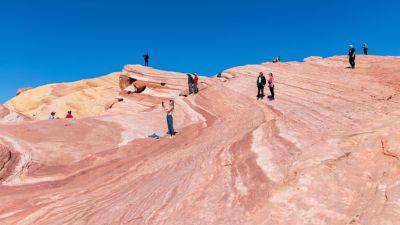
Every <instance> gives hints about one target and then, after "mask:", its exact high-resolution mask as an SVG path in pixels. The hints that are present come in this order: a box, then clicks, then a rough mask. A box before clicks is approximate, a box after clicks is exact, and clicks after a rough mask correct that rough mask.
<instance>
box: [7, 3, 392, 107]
mask: <svg viewBox="0 0 400 225" xmlns="http://www.w3.org/2000/svg"><path fill="white" fill-rule="evenodd" d="M399 12H400V1H395V0H393V1H390V0H389V1H385V0H381V1H376V0H352V1H348V0H335V1H323V0H303V1H300V0H298V1H294V0H292V1H280V0H274V1H269V0H258V1H256V0H246V1H244V0H243V1H234V0H219V1H211V0H202V1H190V0H186V1H184V0H181V1H177V0H154V1H151V0H143V1H136V0H130V1H128V0H127V1H118V0H113V1H111V0H109V1H105V0H81V1H78V0H65V1H58V0H52V1H50V0H49V1H40V0H36V1H19V0H13V1H11V0H10V1H1V3H0V29H1V31H2V32H1V33H0V77H1V83H0V89H1V91H0V102H4V101H5V100H7V99H8V98H10V97H12V96H13V95H14V93H15V91H16V89H17V88H19V87H24V86H38V85H42V84H47V83H54V82H63V81H74V80H78V79H82V78H89V77H96V76H99V75H102V74H107V73H109V72H113V71H119V70H121V69H122V67H123V66H124V65H125V64H134V63H142V55H143V53H144V52H146V51H149V53H150V55H151V57H152V59H151V65H152V66H154V67H157V68H161V69H167V70H174V71H182V72H197V73H200V74H202V75H214V74H215V73H217V72H219V71H221V70H223V69H226V68H229V67H233V66H237V65H244V64H252V63H260V62H264V61H270V60H271V59H272V58H273V57H274V56H275V55H281V56H282V59H283V60H284V61H287V60H302V59H303V58H305V57H307V56H310V55H319V56H331V55H337V54H343V53H345V52H346V51H347V45H348V44H349V43H354V44H355V45H356V47H357V49H358V50H360V47H359V45H360V43H361V42H362V41H366V42H367V43H368V44H369V46H370V51H371V53H373V54H379V55H399V54H400V44H399V42H400V28H399V27H400V16H399V15H400V14H399Z"/></svg>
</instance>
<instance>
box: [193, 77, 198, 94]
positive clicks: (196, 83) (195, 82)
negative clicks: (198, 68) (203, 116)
mask: <svg viewBox="0 0 400 225" xmlns="http://www.w3.org/2000/svg"><path fill="white" fill-rule="evenodd" d="M198 85H199V76H197V73H194V78H193V92H194V93H195V94H197V93H198V92H199V87H198Z"/></svg>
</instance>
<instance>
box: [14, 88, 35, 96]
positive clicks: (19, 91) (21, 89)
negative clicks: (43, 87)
mask: <svg viewBox="0 0 400 225" xmlns="http://www.w3.org/2000/svg"><path fill="white" fill-rule="evenodd" d="M30 89H32V88H31V87H24V88H20V89H18V90H17V93H16V94H15V95H16V96H18V95H20V94H22V93H23V92H25V91H29V90H30Z"/></svg>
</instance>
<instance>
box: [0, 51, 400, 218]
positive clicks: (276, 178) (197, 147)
mask: <svg viewBox="0 0 400 225" xmlns="http://www.w3.org/2000/svg"><path fill="white" fill-rule="evenodd" d="M346 67H348V63H347V59H346V58H345V57H331V58H326V59H322V58H319V57H312V58H309V59H307V60H305V62H301V63H300V62H287V63H274V64H272V63H264V64H261V65H246V66H241V67H235V68H232V69H228V70H226V71H224V72H223V73H222V76H221V78H205V77H201V78H200V81H201V83H200V93H199V94H197V95H189V96H187V97H185V96H182V95H183V94H182V93H184V92H185V91H186V90H187V80H186V79H187V78H186V76H185V75H184V74H181V73H174V72H167V71H161V70H156V69H153V68H145V67H141V66H136V65H129V66H126V67H125V68H124V69H123V71H122V72H118V73H115V74H111V75H109V76H106V77H101V78H97V79H92V80H86V81H78V82H74V83H68V84H56V85H48V86H44V87H39V88H35V89H32V90H29V91H27V92H24V93H22V94H20V95H19V96H17V97H16V98H14V99H12V100H10V101H9V102H8V103H7V104H6V105H7V107H9V108H10V109H12V110H15V111H17V112H20V113H23V114H26V115H30V114H32V113H35V114H36V120H34V121H27V122H11V123H0V168H1V170H0V182H1V185H0V202H1V204H0V224H229V225H234V224H255V225H258V224H285V225H287V224H288V225H291V224H327V225H332V224H338V225H339V224H370V225H377V224H398V221H400V179H399V176H400V147H399V146H400V94H399V93H400V58H396V57H377V56H358V57H357V62H356V69H354V70H352V69H349V68H346ZM259 72H264V74H269V73H273V74H274V77H275V100H273V101H269V100H268V98H264V99H263V100H257V98H256V94H257V87H256V79H257V75H258V73H259ZM121 75H123V77H126V78H130V79H132V80H131V81H132V82H128V83H129V85H126V86H125V85H122V86H124V87H121V79H120V77H121ZM127 80H128V79H127ZM135 82H138V83H140V84H141V85H144V86H146V88H145V89H144V90H143V91H142V92H140V93H138V92H134V91H132V92H129V93H128V92H123V90H125V89H126V88H127V87H128V86H132V85H133V86H134V87H135ZM136 85H137V84H136ZM135 88H137V87H135ZM133 90H134V89H133ZM265 92H266V93H268V88H266V90H265ZM29 99H32V101H31V102H29V101H28V100H29ZM121 99H122V100H121ZM169 99H174V100H175V102H176V106H175V108H176V109H175V112H174V123H175V128H176V130H177V132H178V134H177V136H176V138H174V139H170V138H167V137H162V138H161V139H160V140H155V139H150V138H148V137H147V136H148V135H150V134H153V133H158V134H161V135H165V132H166V130H167V128H166V122H165V113H164V112H163V111H162V108H161V102H162V101H167V100H169ZM70 101H73V102H74V103H75V105H73V106H74V108H73V109H72V110H73V111H76V112H77V114H78V115H79V116H78V119H72V120H67V119H59V120H52V121H49V120H40V118H46V117H47V116H48V115H47V114H48V113H49V111H50V110H52V111H54V109H60V110H61V111H62V110H66V109H67V107H65V105H67V103H69V102H70ZM69 106H71V104H69ZM97 106H98V107H99V108H98V109H97ZM100 107H101V109H100ZM38 118H39V119H38Z"/></svg>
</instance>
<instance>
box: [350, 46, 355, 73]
mask: <svg viewBox="0 0 400 225" xmlns="http://www.w3.org/2000/svg"><path fill="white" fill-rule="evenodd" d="M349 63H350V66H351V68H352V69H354V68H355V67H356V49H355V48H354V47H353V45H349Z"/></svg>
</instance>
